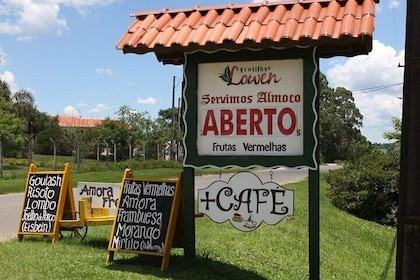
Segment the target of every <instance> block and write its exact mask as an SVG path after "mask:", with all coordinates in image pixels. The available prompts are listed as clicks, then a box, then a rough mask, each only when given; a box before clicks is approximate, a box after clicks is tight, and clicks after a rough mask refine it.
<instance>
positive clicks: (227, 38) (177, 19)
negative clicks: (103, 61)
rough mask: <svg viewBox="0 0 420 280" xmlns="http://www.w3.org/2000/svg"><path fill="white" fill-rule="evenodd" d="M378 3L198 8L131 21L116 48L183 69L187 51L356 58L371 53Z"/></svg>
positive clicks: (311, 1)
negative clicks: (299, 51)
mask: <svg viewBox="0 0 420 280" xmlns="http://www.w3.org/2000/svg"><path fill="white" fill-rule="evenodd" d="M378 2H379V0H295V1H282V2H263V3H253V4H246V5H234V4H230V5H227V6H216V7H200V6H196V7H195V8H192V9H179V10H168V9H164V10H161V11H150V12H138V13H134V14H132V15H131V16H133V17H135V20H134V22H133V23H132V24H131V25H130V26H129V28H128V30H127V31H126V32H125V33H124V35H123V37H122V38H121V39H120V41H119V42H118V43H117V49H120V50H123V51H124V53H137V54H144V53H148V52H155V54H156V56H157V57H158V59H159V60H160V61H163V62H164V63H173V64H181V63H182V62H183V58H184V55H183V53H184V52H190V51H195V50H205V51H212V50H216V49H220V48H229V49H241V48H244V47H249V48H264V47H293V46H297V45H310V46H318V49H317V50H318V54H319V56H320V57H330V56H335V55H346V56H353V55H357V54H365V53H368V52H369V51H370V50H371V49H372V35H373V30H374V18H375V3H378Z"/></svg>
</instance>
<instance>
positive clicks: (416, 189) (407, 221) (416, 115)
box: [396, 0, 420, 279]
mask: <svg viewBox="0 0 420 280" xmlns="http://www.w3.org/2000/svg"><path fill="white" fill-rule="evenodd" d="M419 14H420V2H419V1H413V0H408V1H407V22H406V36H405V37H406V44H405V72H404V89H403V117H402V134H401V168H400V189H399V192H400V194H399V207H398V211H399V212H398V228H397V267H396V279H419V276H420V261H419V260H420V207H419V205H420V185H419V182H420V146H419V143H420V121H419V120H420V110H419V108H420V95H419V88H420V79H419V77H420V37H419V36H418V30H416V29H418V28H419V26H420V17H419V16H418V15H419Z"/></svg>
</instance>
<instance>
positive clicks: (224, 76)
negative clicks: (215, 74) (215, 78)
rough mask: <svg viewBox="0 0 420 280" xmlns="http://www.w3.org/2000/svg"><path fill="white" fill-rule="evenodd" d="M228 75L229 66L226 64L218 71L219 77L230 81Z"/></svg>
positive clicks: (229, 73)
mask: <svg viewBox="0 0 420 280" xmlns="http://www.w3.org/2000/svg"><path fill="white" fill-rule="evenodd" d="M230 75H231V72H230V68H229V66H226V68H225V70H224V71H222V72H220V73H219V78H220V79H222V80H223V81H224V82H226V83H227V82H229V81H230Z"/></svg>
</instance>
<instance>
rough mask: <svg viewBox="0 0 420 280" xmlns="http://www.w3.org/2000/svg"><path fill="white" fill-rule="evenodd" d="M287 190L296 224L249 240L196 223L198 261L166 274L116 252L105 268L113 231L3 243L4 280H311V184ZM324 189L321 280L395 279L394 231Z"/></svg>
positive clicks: (179, 260)
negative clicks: (345, 207) (352, 211)
mask: <svg viewBox="0 0 420 280" xmlns="http://www.w3.org/2000/svg"><path fill="white" fill-rule="evenodd" d="M142 177H143V176H142ZM119 178H120V179H121V172H120V173H119ZM321 178H322V176H321ZM120 179H119V180H120ZM117 182H118V180H117ZM286 188H289V189H293V190H294V191H295V216H294V217H293V218H292V219H289V220H285V221H282V222H280V223H279V224H277V225H275V226H267V225H262V226H260V227H259V228H258V229H257V230H255V231H252V232H246V233H245V232H240V231H238V230H236V229H235V228H233V227H232V226H231V225H230V224H229V223H224V224H216V223H214V222H212V221H211V220H210V219H209V218H207V217H203V218H197V219H196V254H197V257H196V259H195V260H187V259H185V258H184V256H183V251H182V250H181V249H173V250H172V255H171V258H170V263H169V268H168V269H167V270H166V271H164V272H162V271H160V265H161V260H162V258H160V257H152V256H144V255H139V256H138V255H135V254H130V253H121V252H115V255H114V262H113V263H112V264H109V265H107V264H106V257H107V246H108V240H109V235H110V231H111V226H101V227H90V228H89V232H88V235H87V237H86V239H85V240H83V241H81V240H79V239H78V238H74V237H71V236H69V234H68V233H65V236H64V238H63V239H61V240H60V241H58V242H57V243H56V244H54V245H53V244H51V239H50V238H45V239H44V238H42V237H32V236H25V237H24V239H23V241H22V242H18V241H17V240H9V241H5V242H1V243H0V271H1V276H0V278H1V279H253V280H254V279H287V280H289V279H298V280H301V279H308V271H309V268H308V266H309V264H308V182H307V181H303V182H299V183H294V184H289V185H287V186H286ZM327 188H328V184H327V183H326V182H325V181H324V180H323V179H321V199H320V204H321V224H320V226H321V232H320V236H321V237H320V238H321V248H320V249H321V268H320V270H321V279H340V280H341V279H351V280H354V279H394V275H395V237H396V231H395V229H393V228H389V227H384V226H380V225H378V224H375V223H371V222H368V221H364V220H361V219H358V218H355V217H353V216H351V215H348V214H347V213H345V212H343V211H340V210H338V209H337V208H335V207H334V206H333V205H332V204H331V202H330V200H329V198H328V196H327Z"/></svg>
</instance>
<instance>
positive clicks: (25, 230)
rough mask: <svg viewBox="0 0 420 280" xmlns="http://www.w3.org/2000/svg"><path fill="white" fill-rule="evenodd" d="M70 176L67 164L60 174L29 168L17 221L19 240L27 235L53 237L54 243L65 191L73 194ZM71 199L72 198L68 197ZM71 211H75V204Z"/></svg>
mask: <svg viewBox="0 0 420 280" xmlns="http://www.w3.org/2000/svg"><path fill="white" fill-rule="evenodd" d="M69 177H70V165H68V164H66V165H65V170H64V171H63V172H61V171H46V172H37V171H36V166H35V165H33V164H32V165H31V167H30V170H29V172H28V177H27V180H26V187H25V194H24V198H23V205H22V214H21V217H20V221H19V229H18V239H19V240H22V238H23V235H26V234H35V235H36V234H40V235H54V238H53V242H55V241H56V240H57V238H58V221H59V220H60V219H61V218H62V215H63V210H64V209H65V205H64V203H65V202H66V201H67V200H68V199H67V197H66V195H67V192H69V191H72V189H71V188H69V186H68V184H69ZM72 198H73V196H71V197H70V199H72ZM66 199H67V200H66ZM73 204H74V203H73ZM67 208H68V207H67ZM70 208H71V209H70V210H74V209H73V208H74V205H71V207H70Z"/></svg>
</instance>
